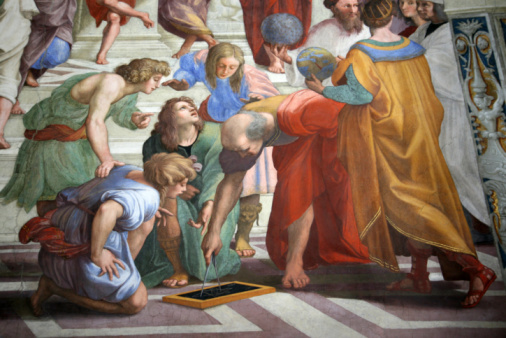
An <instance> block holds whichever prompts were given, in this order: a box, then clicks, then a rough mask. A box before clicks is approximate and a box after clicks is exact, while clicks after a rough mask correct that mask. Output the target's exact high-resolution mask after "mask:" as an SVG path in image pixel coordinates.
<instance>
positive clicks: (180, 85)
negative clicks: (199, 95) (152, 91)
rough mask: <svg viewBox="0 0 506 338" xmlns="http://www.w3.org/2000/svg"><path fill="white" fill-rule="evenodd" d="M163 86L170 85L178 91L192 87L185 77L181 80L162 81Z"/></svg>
mask: <svg viewBox="0 0 506 338" xmlns="http://www.w3.org/2000/svg"><path fill="white" fill-rule="evenodd" d="M162 86H169V87H170V88H172V89H174V90H177V91H182V90H188V89H189V88H190V85H189V84H188V82H186V80H185V79H182V80H181V81H179V80H176V79H172V80H169V81H165V82H164V83H162Z"/></svg>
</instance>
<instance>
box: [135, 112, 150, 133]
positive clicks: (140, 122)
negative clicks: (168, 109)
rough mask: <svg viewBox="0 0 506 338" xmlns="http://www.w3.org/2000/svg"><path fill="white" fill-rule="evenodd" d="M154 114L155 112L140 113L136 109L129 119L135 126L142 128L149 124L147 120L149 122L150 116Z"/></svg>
mask: <svg viewBox="0 0 506 338" xmlns="http://www.w3.org/2000/svg"><path fill="white" fill-rule="evenodd" d="M154 115H155V113H141V112H139V111H136V112H135V113H133V114H132V117H131V118H130V119H131V120H132V122H133V123H134V124H135V125H136V126H137V128H139V129H144V128H146V127H147V126H149V122H151V116H154Z"/></svg>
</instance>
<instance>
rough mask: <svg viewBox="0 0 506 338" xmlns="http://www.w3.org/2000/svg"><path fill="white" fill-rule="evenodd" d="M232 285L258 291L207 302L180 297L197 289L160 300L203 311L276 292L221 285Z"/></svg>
mask: <svg viewBox="0 0 506 338" xmlns="http://www.w3.org/2000/svg"><path fill="white" fill-rule="evenodd" d="M232 283H235V284H241V285H247V286H254V287H257V288H258V289H255V290H249V291H243V292H238V293H234V294H232V295H226V296H220V297H217V298H213V299H207V300H200V299H191V298H186V297H181V295H185V294H188V293H192V292H195V291H198V289H197V290H192V291H186V292H182V293H178V294H175V295H170V296H164V297H163V298H162V300H163V301H164V302H166V303H172V304H178V305H184V306H191V307H194V308H197V309H205V308H208V307H211V306H216V305H221V304H226V303H230V302H234V301H236V300H241V299H246V298H251V297H255V296H260V295H266V294H268V293H273V292H276V289H275V288H274V287H272V286H265V285H258V284H250V283H244V282H228V283H223V284H221V285H222V286H225V285H228V284H232ZM215 287H216V285H212V286H208V287H206V288H204V290H205V289H210V288H215Z"/></svg>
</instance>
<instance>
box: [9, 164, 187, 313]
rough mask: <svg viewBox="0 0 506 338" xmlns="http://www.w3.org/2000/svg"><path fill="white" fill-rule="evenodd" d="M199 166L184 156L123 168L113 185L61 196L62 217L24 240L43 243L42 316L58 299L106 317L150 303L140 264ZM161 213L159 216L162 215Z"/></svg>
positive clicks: (39, 224) (37, 296) (36, 298)
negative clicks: (159, 221) (168, 205)
mask: <svg viewBox="0 0 506 338" xmlns="http://www.w3.org/2000/svg"><path fill="white" fill-rule="evenodd" d="M195 176H196V173H195V170H194V169H193V162H192V161H191V160H189V159H187V158H184V157H182V156H181V155H179V154H156V155H154V156H153V157H152V158H151V160H150V161H148V162H146V163H145V164H144V170H142V169H141V168H138V167H135V166H132V165H125V166H122V167H116V168H114V169H113V170H111V173H110V174H109V176H107V177H106V178H94V179H92V180H91V181H89V182H87V183H85V184H83V185H81V186H78V187H73V188H67V189H65V190H63V191H61V192H60V193H59V194H58V197H57V209H55V210H52V211H50V212H49V213H47V214H46V215H45V217H35V218H32V219H31V220H30V221H29V222H27V223H26V224H25V225H24V226H23V228H21V230H20V232H19V240H20V241H21V242H22V243H24V244H26V243H28V242H30V241H34V242H40V243H41V247H42V248H41V250H40V252H39V264H40V266H41V269H42V273H43V276H42V278H41V279H40V282H39V286H38V289H37V291H36V292H35V293H34V294H33V295H32V297H31V305H32V309H33V312H34V314H35V315H36V316H40V315H42V313H43V309H42V304H43V303H44V301H46V300H47V299H48V298H49V297H51V296H52V295H59V296H61V297H64V298H66V299H67V300H69V301H70V302H73V303H75V304H77V305H80V306H83V307H86V308H88V309H92V310H95V311H101V312H107V313H121V314H134V313H137V312H139V311H141V310H142V309H143V308H144V307H145V306H146V304H147V302H148V296H147V291H146V287H145V286H144V284H143V283H142V281H141V277H140V275H139V272H138V271H137V269H136V267H135V264H134V259H135V257H136V256H137V254H138V253H139V250H140V249H141V247H142V245H143V243H144V240H145V238H146V236H147V235H148V234H149V233H150V231H151V229H152V228H153V225H154V224H155V216H156V217H160V212H164V213H166V212H167V210H162V209H160V212H159V206H160V205H165V201H166V200H174V199H175V198H176V197H177V196H178V195H180V194H181V193H183V192H184V191H185V190H186V183H187V182H188V180H191V179H193V178H195ZM157 213H158V214H157Z"/></svg>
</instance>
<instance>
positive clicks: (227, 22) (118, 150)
mask: <svg viewBox="0 0 506 338" xmlns="http://www.w3.org/2000/svg"><path fill="white" fill-rule="evenodd" d="M237 3H238V1H237ZM220 11H223V8H220V7H219V5H214V6H211V8H210V12H209V17H208V25H209V27H210V28H211V29H212V30H213V32H214V36H215V38H216V39H217V40H218V41H220V42H230V43H234V44H237V45H238V46H240V47H241V48H242V50H243V51H244V54H245V57H246V62H247V63H248V64H250V65H254V62H253V57H252V56H251V50H250V49H249V46H248V43H247V41H246V38H245V32H244V25H243V21H242V16H240V17H239V18H238V19H237V17H236V19H237V20H235V19H230V18H228V19H223V17H221V16H220V14H219V12H220ZM232 12H233V11H232ZM102 27H103V26H101V27H99V28H97V31H99V32H101V30H102ZM158 33H159V34H160V36H161V39H160V41H161V42H163V44H164V46H166V47H167V50H162V52H163V53H162V52H160V53H159V55H153V54H152V52H151V50H149V49H147V50H146V51H145V53H144V54H143V56H144V57H153V58H157V59H163V60H165V61H167V62H169V64H170V65H171V68H172V74H173V73H174V72H175V70H177V68H178V61H177V60H175V59H172V58H171V57H170V56H171V55H172V54H173V53H174V52H175V51H177V50H178V49H179V47H180V46H181V44H182V42H183V39H181V38H179V37H176V36H174V35H171V34H169V33H167V32H165V31H164V30H163V28H162V27H161V26H158ZM122 34H123V31H122ZM120 36H121V35H120ZM144 43H145V42H137V41H135V40H133V41H125V40H124V39H118V41H117V43H115V45H114V46H113V47H112V49H111V51H110V53H109V56H110V57H109V58H108V60H109V61H110V64H109V65H97V64H95V63H94V58H95V55H96V52H97V51H98V48H99V44H100V40H95V41H92V40H90V39H87V38H86V39H84V41H79V40H78V39H77V37H76V41H75V44H74V48H73V51H72V55H71V58H70V59H69V60H68V61H67V62H66V63H64V64H62V65H60V66H58V67H57V68H55V69H52V70H49V71H48V72H46V74H45V75H44V76H43V77H42V78H41V79H40V81H39V82H40V87H38V88H32V87H24V89H23V90H22V92H21V93H20V96H19V100H20V102H21V107H22V108H23V109H25V110H26V111H28V110H29V109H30V108H31V107H33V105H34V104H36V103H37V102H39V101H40V100H42V99H44V98H46V97H49V96H50V94H51V91H52V90H53V89H54V88H56V87H57V86H58V85H60V84H61V83H63V81H65V80H66V79H67V78H68V77H70V76H73V75H76V74H81V73H87V72H102V71H113V70H114V68H115V67H116V66H117V65H120V64H123V63H127V62H129V60H130V58H125V57H124V56H125V53H124V48H125V46H126V45H130V48H132V49H137V52H135V53H134V54H135V55H132V56H131V57H132V58H134V57H139V56H138V55H137V54H138V53H139V48H140V49H141V50H142V48H143V44H144ZM204 48H207V45H206V44H205V43H204V42H196V43H195V44H194V46H193V48H192V51H196V50H200V49H204ZM257 67H259V68H260V69H262V68H263V69H262V70H264V71H265V72H266V73H267V74H268V75H269V77H270V79H271V81H272V82H273V83H274V84H275V86H276V87H277V88H278V90H279V91H280V92H281V93H282V94H288V93H291V92H293V91H294V90H296V88H293V87H290V86H289V85H288V84H287V83H286V78H285V76H284V75H283V74H273V73H269V72H267V70H266V69H265V67H262V66H257ZM170 78H171V76H169V77H168V78H167V79H170ZM164 80H165V79H164ZM182 95H185V96H189V97H191V98H193V99H194V100H195V102H196V103H197V104H200V102H201V101H202V100H204V99H205V98H206V97H207V96H208V95H209V92H208V90H207V88H206V87H205V86H204V85H202V84H197V85H195V86H194V87H193V88H191V89H190V90H189V91H186V92H176V91H174V90H172V89H171V88H169V87H162V88H160V89H158V90H156V91H155V92H153V93H152V94H151V95H145V94H143V93H141V94H139V100H138V104H137V107H138V108H139V109H140V110H141V111H143V112H155V113H158V112H159V111H160V109H161V107H162V105H163V103H164V102H165V101H166V100H168V99H170V98H172V97H177V96H182ZM155 122H156V117H155V118H153V119H152V121H151V125H150V126H149V127H148V128H146V129H143V130H136V131H131V130H127V129H124V128H120V127H118V126H117V125H116V124H114V123H113V122H112V121H111V120H109V121H107V127H108V131H109V145H110V148H111V152H112V154H113V156H114V158H115V159H117V160H120V161H124V162H126V163H130V164H135V165H142V155H141V154H142V144H143V142H144V141H145V140H146V139H147V138H148V137H149V135H150V133H151V130H152V129H153V126H154V123H155ZM24 130H25V129H24V126H23V120H22V116H19V115H12V116H11V117H10V119H9V121H8V123H7V126H6V128H5V137H6V139H7V140H8V141H9V143H10V144H11V145H12V147H11V148H10V149H7V150H2V151H0V188H3V187H4V186H5V184H6V183H7V182H8V180H9V179H10V177H11V174H12V171H13V168H14V163H15V160H16V156H17V152H18V150H19V147H20V146H21V144H22V142H23V140H24V137H23V133H24ZM261 203H262V204H263V210H262V213H261V215H260V220H259V223H260V226H258V227H255V230H254V231H259V232H264V231H265V229H266V226H267V223H268V218H269V214H270V206H271V203H272V196H271V195H263V196H262V197H261ZM0 215H1V216H0V242H16V241H17V233H18V231H19V229H20V227H21V226H22V225H23V224H24V223H25V222H26V221H27V220H29V219H30V218H31V217H34V216H35V215H36V213H35V210H34V209H32V210H31V211H30V212H29V213H26V212H25V211H24V210H22V209H20V208H18V207H17V206H16V203H15V202H13V203H10V204H8V205H1V204H0Z"/></svg>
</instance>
